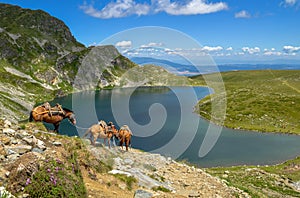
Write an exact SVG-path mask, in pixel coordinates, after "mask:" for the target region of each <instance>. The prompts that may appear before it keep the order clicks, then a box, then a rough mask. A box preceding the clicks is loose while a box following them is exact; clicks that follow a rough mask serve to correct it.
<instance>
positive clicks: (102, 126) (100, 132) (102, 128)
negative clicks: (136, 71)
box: [82, 120, 115, 148]
mask: <svg viewBox="0 0 300 198" xmlns="http://www.w3.org/2000/svg"><path fill="white" fill-rule="evenodd" d="M113 133H115V132H114V131H113V130H108V127H107V124H106V122H105V121H103V120H100V121H99V122H98V124H94V125H92V126H91V127H90V128H88V130H86V132H85V133H84V135H83V136H82V137H83V138H84V137H86V136H87V135H88V134H91V143H92V145H94V146H95V145H96V140H97V139H98V138H101V139H103V141H104V145H106V139H107V140H108V146H109V148H110V139H111V138H112V137H113Z"/></svg>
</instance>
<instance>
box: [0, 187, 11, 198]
mask: <svg viewBox="0 0 300 198" xmlns="http://www.w3.org/2000/svg"><path fill="white" fill-rule="evenodd" d="M0 197H5V198H14V197H15V196H13V195H12V194H11V193H10V192H8V191H7V190H6V189H5V187H3V186H1V187H0Z"/></svg>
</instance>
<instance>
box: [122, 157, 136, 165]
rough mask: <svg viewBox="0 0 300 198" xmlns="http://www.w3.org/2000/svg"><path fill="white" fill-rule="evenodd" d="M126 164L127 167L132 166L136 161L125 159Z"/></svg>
mask: <svg viewBox="0 0 300 198" xmlns="http://www.w3.org/2000/svg"><path fill="white" fill-rule="evenodd" d="M124 163H125V164H127V165H132V164H133V163H134V161H133V160H132V159H129V158H126V159H124Z"/></svg>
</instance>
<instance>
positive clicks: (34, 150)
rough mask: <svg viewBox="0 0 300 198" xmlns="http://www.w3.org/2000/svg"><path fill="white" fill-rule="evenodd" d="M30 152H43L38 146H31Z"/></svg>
mask: <svg viewBox="0 0 300 198" xmlns="http://www.w3.org/2000/svg"><path fill="white" fill-rule="evenodd" d="M32 152H36V153H43V152H44V150H42V149H39V148H33V149H32Z"/></svg>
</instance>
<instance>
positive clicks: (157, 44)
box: [141, 42, 164, 47]
mask: <svg viewBox="0 0 300 198" xmlns="http://www.w3.org/2000/svg"><path fill="white" fill-rule="evenodd" d="M163 45H164V44H163V43H155V42H151V43H148V44H146V45H142V46H141V47H161V46H163Z"/></svg>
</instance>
